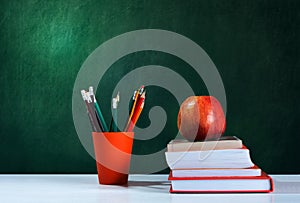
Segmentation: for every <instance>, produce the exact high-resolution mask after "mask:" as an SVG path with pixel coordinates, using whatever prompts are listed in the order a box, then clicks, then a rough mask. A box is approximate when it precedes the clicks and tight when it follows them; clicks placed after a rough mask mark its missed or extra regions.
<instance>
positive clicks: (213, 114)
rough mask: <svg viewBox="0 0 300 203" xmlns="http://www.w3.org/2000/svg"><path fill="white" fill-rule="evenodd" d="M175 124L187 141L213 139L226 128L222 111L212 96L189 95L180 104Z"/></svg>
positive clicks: (218, 136)
mask: <svg viewBox="0 0 300 203" xmlns="http://www.w3.org/2000/svg"><path fill="white" fill-rule="evenodd" d="M177 125H178V129H179V131H180V133H181V134H182V136H184V137H185V138H186V139H188V140H189V141H203V140H215V139H218V138H220V137H221V136H222V134H223V133H224V131H225V128H226V120H225V115H224V111H223V109H222V106H221V104H220V102H219V101H218V100H217V99H216V98H215V97H212V96H191V97H188V98H187V99H186V100H185V101H184V102H183V103H182V104H181V106H180V110H179V113H178V120H177Z"/></svg>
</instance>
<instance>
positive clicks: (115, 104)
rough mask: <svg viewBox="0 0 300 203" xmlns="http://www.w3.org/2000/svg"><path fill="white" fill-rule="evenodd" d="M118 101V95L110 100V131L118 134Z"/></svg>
mask: <svg viewBox="0 0 300 203" xmlns="http://www.w3.org/2000/svg"><path fill="white" fill-rule="evenodd" d="M119 101H120V93H119V92H118V94H117V96H116V97H115V98H113V99H112V131H113V132H118V110H117V108H118V103H119Z"/></svg>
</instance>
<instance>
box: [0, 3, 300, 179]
mask: <svg viewBox="0 0 300 203" xmlns="http://www.w3.org/2000/svg"><path fill="white" fill-rule="evenodd" d="M299 6H300V5H299V2H298V1H297V0H294V1H273V0H268V1H267V0H266V1H250V0H249V1H248V0H246V1H233V0H232V1H231V0H230V1H228V0H226V1H225V0H221V1H220V0H214V1H180V0H173V1H163V0H159V1H158V0H152V1H138V0H132V1H98V0H90V1H80V0H65V1H59V0H52V1H38V0H24V1H18V0H11V1H6V0H1V1H0V87H1V90H0V91H1V94H0V95H1V105H0V138H1V141H0V160H1V161H0V163H1V166H0V173H95V172H96V167H95V161H94V160H93V158H91V157H90V156H89V154H88V153H87V152H86V151H85V149H84V147H83V146H82V145H81V143H80V140H79V138H78V136H77V133H76V130H75V127H74V123H73V118H72V94H73V85H74V82H75V79H76V76H77V73H78V71H79V70H80V67H81V66H82V64H83V63H84V61H85V60H86V59H87V57H88V56H89V55H90V54H91V53H92V52H93V51H94V50H95V49H96V48H97V47H98V46H99V45H101V44H102V43H104V42H105V41H107V40H109V39H111V38H113V37H115V36H118V35H120V34H122V33H125V32H129V31H133V30H139V29H163V30H169V31H172V32H176V33H178V34H181V35H183V36H186V37H187V38H189V39H191V40H193V41H194V42H196V43H197V44H199V45H200V46H201V47H202V48H203V49H204V50H205V51H206V52H207V54H208V55H209V56H210V58H211V59H212V60H213V62H214V63H215V65H216V67H217V69H218V71H219V73H220V75H221V77H222V80H223V83H224V87H225V90H226V97H227V129H226V134H230V135H237V136H238V137H240V138H241V139H242V140H243V141H244V143H245V144H246V145H247V146H248V147H249V148H250V149H251V150H250V151H251V156H252V159H253V161H254V162H255V163H256V164H257V165H259V166H260V167H262V168H263V170H265V171H266V172H268V173H299V172H300V158H299V156H297V154H298V145H299V143H300V136H299V132H300V127H299V126H300V125H299V121H300V120H299V115H300V108H299V105H298V103H299V99H300V98H299V96H300V93H299V89H300V85H299V79H300V69H299V65H300V63H299V62H300V60H299V34H300V32H299V31H300V29H299V20H300V19H299V18H300V16H299V11H298V10H299ZM149 64H157V65H161V66H165V67H169V68H171V69H172V70H174V71H175V72H176V73H178V74H180V75H181V76H182V77H184V78H185V80H186V81H188V83H189V84H190V86H191V87H192V88H193V90H194V91H195V93H196V94H197V95H206V94H208V92H207V89H206V87H205V85H204V83H203V81H202V79H201V78H200V77H199V76H197V75H196V74H194V72H193V69H192V68H191V67H189V65H188V64H187V63H185V62H184V61H182V60H181V59H179V58H177V57H174V56H172V55H170V54H166V53H161V52H156V51H143V52H137V53H133V54H129V55H128V56H125V57H123V58H121V59H120V60H118V61H116V62H115V63H114V64H113V65H112V66H111V67H110V68H109V70H108V71H107V72H106V73H105V76H104V77H103V79H102V80H101V81H100V83H99V86H98V91H97V97H98V99H99V100H101V101H103V102H102V104H101V105H103V106H105V107H107V108H104V109H103V113H104V116H105V117H106V118H107V120H108V119H109V118H110V108H108V107H109V106H110V98H108V97H110V95H111V94H112V91H113V90H114V87H115V85H116V83H117V82H118V80H120V79H121V78H122V77H123V76H124V75H125V74H126V73H128V72H129V71H131V70H134V69H135V68H137V67H140V66H145V65H149ZM120 70H121V71H120ZM103 87H105V88H103ZM83 88H87V87H83ZM147 95H148V97H147V98H148V101H147V105H146V106H145V110H144V112H143V114H142V117H141V120H139V123H138V126H139V127H146V126H148V125H149V124H150V120H149V118H148V113H149V111H150V109H151V108H152V107H153V106H161V107H162V108H164V110H165V111H166V114H167V116H168V121H167V124H166V126H165V128H164V129H163V131H162V132H161V133H160V134H159V135H158V136H157V137H155V138H153V139H150V140H146V141H138V140H137V141H135V143H134V148H133V152H134V153H135V154H148V153H152V152H153V151H156V150H161V149H163V148H164V147H165V146H166V144H167V143H168V142H169V141H170V140H171V139H173V137H174V135H175V134H176V133H177V126H176V120H177V113H178V109H179V104H178V102H177V101H176V99H175V98H174V96H173V95H172V94H171V93H170V92H168V91H167V90H166V89H163V88H159V87H157V86H149V87H147ZM166 101H168V102H166ZM83 116H87V115H83ZM161 172H164V173H167V172H168V169H166V170H163V171H161Z"/></svg>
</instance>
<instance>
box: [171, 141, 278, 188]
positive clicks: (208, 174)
mask: <svg viewBox="0 0 300 203" xmlns="http://www.w3.org/2000/svg"><path fill="white" fill-rule="evenodd" d="M166 160H167V163H168V165H169V167H170V169H171V172H170V175H169V180H170V181H171V189H170V192H172V193H181V192H183V193H189V192H191V193H197V192H272V191H273V181H272V179H271V177H269V176H268V175H267V174H266V173H264V172H263V171H262V170H261V169H260V168H259V167H258V166H256V165H255V164H253V162H252V161H251V158H250V153H249V149H248V148H247V147H246V146H245V145H243V143H242V141H241V140H240V139H238V138H237V137H234V136H233V137H232V136H224V137H222V138H220V140H218V141H205V142H189V141H187V140H172V141H171V142H170V143H169V144H168V146H167V152H166Z"/></svg>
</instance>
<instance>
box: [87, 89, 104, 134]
mask: <svg viewBox="0 0 300 203" xmlns="http://www.w3.org/2000/svg"><path fill="white" fill-rule="evenodd" d="M89 94H90V96H91V99H92V101H93V103H94V108H95V109H96V113H97V117H98V119H99V123H100V126H101V128H102V129H103V131H104V132H108V127H107V125H106V122H105V119H104V117H103V114H102V112H101V109H100V106H99V104H98V102H97V100H96V96H95V94H94V88H93V87H92V86H91V87H89Z"/></svg>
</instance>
